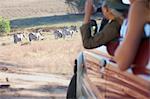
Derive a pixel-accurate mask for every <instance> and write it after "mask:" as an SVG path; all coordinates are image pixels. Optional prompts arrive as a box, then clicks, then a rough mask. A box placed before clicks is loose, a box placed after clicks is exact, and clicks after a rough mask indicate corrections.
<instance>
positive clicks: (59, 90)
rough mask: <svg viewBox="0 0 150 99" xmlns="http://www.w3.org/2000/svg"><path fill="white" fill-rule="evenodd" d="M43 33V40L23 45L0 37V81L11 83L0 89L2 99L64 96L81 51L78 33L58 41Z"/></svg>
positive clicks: (59, 98)
mask: <svg viewBox="0 0 150 99" xmlns="http://www.w3.org/2000/svg"><path fill="white" fill-rule="evenodd" d="M67 24H70V23H67ZM61 25H62V24H60V25H57V26H58V27H59V26H61ZM28 29H30V28H28ZM43 34H44V37H45V40H43V41H34V42H32V43H31V44H27V45H22V46H21V44H14V43H13V38H12V36H5V37H0V84H2V83H4V84H9V85H10V86H11V87H10V88H6V89H0V97H2V98H3V99H26V98H28V99H65V96H66V92H67V87H68V84H69V81H70V77H71V76H72V75H73V66H74V60H75V58H76V57H77V56H78V53H79V52H80V51H82V50H83V47H82V42H81V37H80V33H75V34H74V35H73V37H72V38H70V37H67V38H66V39H62V38H61V39H58V40H57V39H54V35H53V34H52V33H50V32H47V33H43ZM25 42H26V41H25ZM23 43H24V42H23ZM5 68H7V69H5ZM6 78H8V79H9V82H7V81H6V80H5V79H6ZM16 94H17V96H16ZM10 97H11V98H10Z"/></svg>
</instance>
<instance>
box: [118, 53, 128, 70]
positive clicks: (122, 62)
mask: <svg viewBox="0 0 150 99" xmlns="http://www.w3.org/2000/svg"><path fill="white" fill-rule="evenodd" d="M115 61H116V63H117V65H118V68H119V70H120V71H126V70H127V69H128V68H129V66H128V64H127V62H126V61H125V60H124V59H123V58H122V57H120V56H117V55H115Z"/></svg>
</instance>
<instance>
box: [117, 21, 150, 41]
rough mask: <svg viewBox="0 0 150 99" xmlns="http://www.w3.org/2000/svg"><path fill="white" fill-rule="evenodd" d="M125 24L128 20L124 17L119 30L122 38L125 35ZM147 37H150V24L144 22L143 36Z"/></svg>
mask: <svg viewBox="0 0 150 99" xmlns="http://www.w3.org/2000/svg"><path fill="white" fill-rule="evenodd" d="M127 26H128V20H127V19H124V21H123V23H122V25H121V30H120V36H121V37H123V38H124V37H125V35H126V32H127ZM149 37H150V24H145V26H144V38H149Z"/></svg>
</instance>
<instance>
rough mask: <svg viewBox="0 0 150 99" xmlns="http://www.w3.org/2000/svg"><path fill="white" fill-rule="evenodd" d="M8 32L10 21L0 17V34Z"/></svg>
mask: <svg viewBox="0 0 150 99" xmlns="http://www.w3.org/2000/svg"><path fill="white" fill-rule="evenodd" d="M8 32H10V21H9V20H8V19H4V18H3V17H0V35H3V34H4V33H8Z"/></svg>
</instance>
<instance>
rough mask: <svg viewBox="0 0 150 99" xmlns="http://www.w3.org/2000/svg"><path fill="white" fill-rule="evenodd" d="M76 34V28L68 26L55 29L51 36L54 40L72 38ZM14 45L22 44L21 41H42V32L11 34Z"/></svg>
mask: <svg viewBox="0 0 150 99" xmlns="http://www.w3.org/2000/svg"><path fill="white" fill-rule="evenodd" d="M75 32H78V31H77V27H76V26H70V27H63V28H61V29H56V30H54V31H53V35H54V38H55V39H58V38H66V37H67V36H70V37H72V35H73V34H74V33H75ZM13 39H14V43H15V44H17V43H18V42H22V41H23V39H27V40H29V42H31V41H37V40H44V39H45V38H44V36H43V35H42V30H38V31H37V32H31V33H28V34H27V33H16V34H13Z"/></svg>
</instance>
